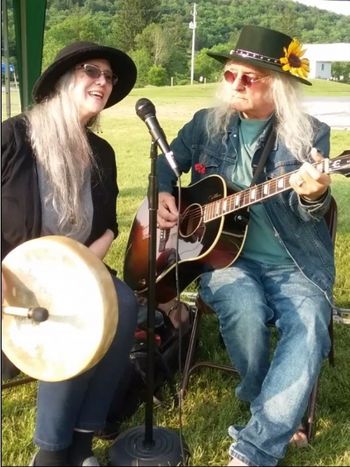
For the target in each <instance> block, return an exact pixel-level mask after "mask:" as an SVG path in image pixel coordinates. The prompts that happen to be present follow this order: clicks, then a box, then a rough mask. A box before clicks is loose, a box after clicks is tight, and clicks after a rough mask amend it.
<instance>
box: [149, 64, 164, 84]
mask: <svg viewBox="0 0 350 467" xmlns="http://www.w3.org/2000/svg"><path fill="white" fill-rule="evenodd" d="M148 82H149V84H152V85H153V86H164V85H165V84H167V83H168V76H167V72H166V69H165V68H164V67H163V66H162V65H152V66H151V68H150V69H149V71H148Z"/></svg>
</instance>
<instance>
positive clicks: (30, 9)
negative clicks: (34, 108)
mask: <svg viewBox="0 0 350 467" xmlns="http://www.w3.org/2000/svg"><path fill="white" fill-rule="evenodd" d="M13 12H14V22H15V34H16V56H17V63H18V74H19V89H20V97H21V110H22V111H23V110H26V109H27V108H28V107H29V106H30V105H31V103H32V89H33V85H34V83H35V81H36V80H37V78H38V77H39V76H40V74H41V66H42V56H43V44H44V29H45V13H46V0H13Z"/></svg>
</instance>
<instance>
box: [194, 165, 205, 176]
mask: <svg viewBox="0 0 350 467" xmlns="http://www.w3.org/2000/svg"><path fill="white" fill-rule="evenodd" d="M194 170H195V171H196V172H198V173H200V174H205V166H204V165H203V164H199V163H198V164H195V165H194Z"/></svg>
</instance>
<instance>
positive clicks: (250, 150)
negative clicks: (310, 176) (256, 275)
mask: <svg viewBox="0 0 350 467" xmlns="http://www.w3.org/2000/svg"><path fill="white" fill-rule="evenodd" d="M269 120H270V119H269V118H268V119H266V120H254V119H249V120H247V119H243V118H241V120H240V126H239V140H240V151H239V152H238V160H237V165H236V169H235V172H234V174H233V180H232V181H233V183H234V184H235V185H236V186H237V188H239V189H245V188H247V187H249V185H250V183H251V181H252V178H253V171H252V157H253V155H254V153H255V150H256V147H257V140H258V137H259V135H260V134H261V132H262V131H263V129H264V127H265V126H266V125H267V124H268V122H269ZM249 212H250V219H249V225H248V232H247V237H246V240H245V243H244V245H243V250H242V252H241V257H244V258H248V259H252V260H255V261H259V262H261V263H267V264H286V263H291V262H292V259H291V258H290V256H289V255H288V253H287V251H286V249H285V248H284V246H283V245H282V244H281V243H280V241H279V239H278V238H277V236H276V233H275V231H274V230H273V227H272V225H271V222H270V220H269V218H268V217H267V214H266V212H265V209H264V207H263V206H262V203H257V204H254V205H252V206H250V208H249Z"/></svg>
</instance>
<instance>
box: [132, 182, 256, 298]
mask: <svg viewBox="0 0 350 467" xmlns="http://www.w3.org/2000/svg"><path fill="white" fill-rule="evenodd" d="M180 196H181V200H180V202H181V207H180V210H179V212H180V220H179V238H178V242H177V233H178V228H177V226H175V227H173V228H172V229H157V240H156V245H157V246H156V287H155V290H156V291H155V295H156V301H157V302H158V303H165V302H168V301H169V300H171V299H173V298H174V297H176V294H177V291H176V280H175V279H176V251H178V279H179V289H180V291H182V290H184V289H185V288H186V287H187V286H188V285H189V284H190V283H191V282H193V281H194V280H195V279H196V278H197V277H198V276H200V274H202V273H203V272H206V271H211V270H213V269H219V268H224V267H227V266H229V265H230V264H232V263H233V262H234V261H235V259H236V258H237V257H238V256H239V254H240V251H241V249H242V246H243V242H244V239H245V236H246V231H247V223H248V210H247V209H246V208H244V209H240V210H238V211H237V212H234V213H232V214H229V215H226V216H222V215H221V216H218V217H216V218H214V219H213V220H210V221H206V220H205V219H206V216H205V212H204V209H203V207H204V206H205V205H207V204H209V203H210V204H211V205H212V204H213V202H215V201H217V200H222V198H226V196H227V187H226V184H225V181H224V180H223V178H221V177H220V176H218V175H210V176H208V177H206V178H204V179H203V180H200V181H199V182H197V183H195V184H193V185H190V186H188V187H186V188H182V189H181V195H180ZM176 198H177V196H176ZM214 204H215V203H214ZM177 205H178V206H179V203H178V199H177ZM149 241H150V234H149V211H148V200H147V198H146V199H144V201H143V203H142V205H141V206H140V208H139V210H138V212H137V213H136V216H135V219H134V222H133V225H132V227H131V232H130V235H129V240H128V244H127V248H126V253H125V261H124V280H125V281H126V283H127V284H128V285H129V286H130V287H131V288H132V289H133V290H135V291H137V292H138V293H140V294H141V295H142V294H146V292H147V290H148V256H149V255H148V251H149Z"/></svg>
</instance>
